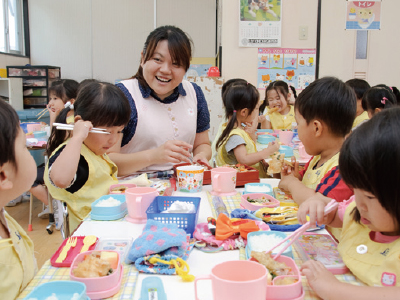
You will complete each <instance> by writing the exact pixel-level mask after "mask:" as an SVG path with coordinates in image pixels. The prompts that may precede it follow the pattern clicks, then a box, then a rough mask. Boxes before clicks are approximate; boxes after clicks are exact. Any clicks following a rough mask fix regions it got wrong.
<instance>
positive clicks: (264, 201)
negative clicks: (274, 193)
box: [246, 196, 271, 205]
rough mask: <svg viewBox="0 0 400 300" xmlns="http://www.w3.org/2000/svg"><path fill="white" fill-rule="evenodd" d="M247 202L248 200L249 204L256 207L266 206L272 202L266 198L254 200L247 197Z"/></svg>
mask: <svg viewBox="0 0 400 300" xmlns="http://www.w3.org/2000/svg"><path fill="white" fill-rule="evenodd" d="M246 200H247V202H250V203H251V204H254V205H265V204H268V203H271V200H270V199H268V198H267V197H265V196H261V197H260V198H254V199H253V198H250V197H247V199H246Z"/></svg>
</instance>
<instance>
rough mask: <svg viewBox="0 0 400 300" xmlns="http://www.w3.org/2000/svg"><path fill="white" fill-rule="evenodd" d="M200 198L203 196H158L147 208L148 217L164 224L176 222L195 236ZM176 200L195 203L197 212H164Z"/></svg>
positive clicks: (191, 235)
mask: <svg viewBox="0 0 400 300" xmlns="http://www.w3.org/2000/svg"><path fill="white" fill-rule="evenodd" d="M200 199H201V198H199V197H177V196H158V197H156V198H155V199H154V200H153V202H152V203H151V204H150V206H149V207H148V208H147V211H146V213H147V219H152V220H155V221H157V222H161V223H164V224H171V223H174V224H176V225H178V227H179V228H181V229H183V230H185V231H186V233H188V234H190V237H193V232H194V229H195V227H196V224H197V219H198V217H199V207H200ZM175 201H182V202H188V203H193V204H194V206H195V208H196V212H195V213H162V212H163V211H164V210H167V209H168V208H169V207H170V206H171V204H172V203H174V202H175Z"/></svg>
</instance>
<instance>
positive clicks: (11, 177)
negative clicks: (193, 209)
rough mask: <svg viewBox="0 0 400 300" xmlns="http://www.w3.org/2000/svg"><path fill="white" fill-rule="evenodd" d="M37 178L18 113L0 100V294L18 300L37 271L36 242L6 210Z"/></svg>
mask: <svg viewBox="0 0 400 300" xmlns="http://www.w3.org/2000/svg"><path fill="white" fill-rule="evenodd" d="M35 177H36V163H35V161H34V159H33V157H32V156H31V155H30V153H29V151H28V149H27V148H26V138H25V134H24V132H23V131H22V129H21V127H20V126H19V119H18V115H17V113H16V112H15V110H14V109H13V108H12V107H11V106H10V105H9V104H8V103H6V102H4V101H3V100H0V295H1V297H0V298H1V299H15V298H17V296H18V295H19V294H20V293H21V292H22V291H23V289H24V288H25V287H26V286H27V285H28V283H29V282H30V281H31V279H32V278H33V276H34V275H35V273H36V271H37V265H36V259H35V256H34V250H33V242H32V240H31V239H30V238H29V237H28V235H27V234H26V232H25V231H24V230H23V229H22V227H21V226H20V225H18V223H17V222H16V221H15V220H14V219H13V218H12V217H11V216H10V215H9V214H8V213H7V212H6V211H5V210H4V206H5V205H6V204H7V203H8V202H9V201H10V200H12V199H14V198H16V197H17V196H19V195H21V194H22V193H23V192H25V191H27V190H28V189H29V188H30V187H31V185H32V183H33V181H34V180H35Z"/></svg>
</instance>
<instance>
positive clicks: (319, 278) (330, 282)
mask: <svg viewBox="0 0 400 300" xmlns="http://www.w3.org/2000/svg"><path fill="white" fill-rule="evenodd" d="M300 271H301V272H302V273H303V275H305V276H306V277H307V280H308V283H309V285H310V286H311V288H312V289H313V290H314V291H315V292H316V293H317V294H318V296H320V297H321V298H322V299H329V297H330V296H331V295H330V292H331V291H335V290H339V289H340V285H341V283H340V282H339V281H338V280H337V279H336V277H335V276H334V275H333V274H332V273H331V272H329V271H328V269H327V268H325V266H324V265H323V264H322V263H321V262H319V261H315V260H309V261H307V262H305V263H304V264H303V265H302V266H301V269H300Z"/></svg>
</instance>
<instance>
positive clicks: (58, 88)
mask: <svg viewBox="0 0 400 300" xmlns="http://www.w3.org/2000/svg"><path fill="white" fill-rule="evenodd" d="M51 93H53V94H54V95H55V96H56V97H57V98H60V99H62V100H63V102H65V98H66V95H65V92H64V87H63V86H62V84H57V85H55V86H51V87H49V95H50V94H51Z"/></svg>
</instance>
